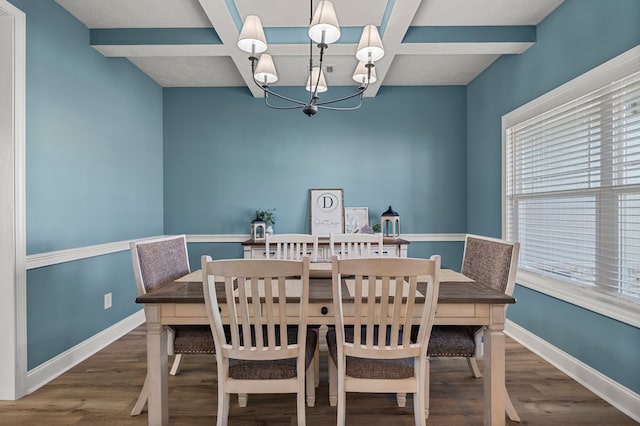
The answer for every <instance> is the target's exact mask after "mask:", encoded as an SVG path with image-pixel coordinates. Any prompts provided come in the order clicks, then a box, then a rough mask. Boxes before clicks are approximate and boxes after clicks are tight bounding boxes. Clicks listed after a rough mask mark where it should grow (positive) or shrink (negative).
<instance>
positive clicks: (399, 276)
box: [327, 256, 440, 425]
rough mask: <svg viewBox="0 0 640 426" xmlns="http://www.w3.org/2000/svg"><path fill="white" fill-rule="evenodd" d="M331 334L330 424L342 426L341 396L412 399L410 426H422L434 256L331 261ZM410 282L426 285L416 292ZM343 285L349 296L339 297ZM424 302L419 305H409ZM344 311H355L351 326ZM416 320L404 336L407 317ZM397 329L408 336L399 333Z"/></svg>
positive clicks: (436, 275)
mask: <svg viewBox="0 0 640 426" xmlns="http://www.w3.org/2000/svg"><path fill="white" fill-rule="evenodd" d="M332 263H333V268H332V274H333V278H332V287H333V304H334V311H335V324H336V325H335V328H334V329H330V330H329V331H328V333H327V347H328V349H329V355H330V361H329V402H330V404H331V405H334V404H336V403H337V405H338V417H337V424H338V425H344V424H345V417H346V407H345V404H346V392H366V393H371V392H376V393H400V392H402V393H405V394H406V393H407V392H408V393H413V404H414V415H415V424H416V425H425V423H426V415H425V414H426V406H427V404H426V403H425V401H426V400H427V398H428V386H427V384H428V382H427V377H428V372H429V359H428V357H427V344H428V341H429V335H430V333H431V328H432V326H433V321H434V317H435V312H436V305H437V303H438V293H439V288H440V256H433V257H432V258H431V259H430V260H427V259H407V258H352V259H342V260H339V259H338V257H337V256H333V259H332ZM418 277H420V278H421V279H425V280H427V282H428V285H427V287H426V290H425V294H424V295H422V294H420V293H419V292H418V291H417V284H418ZM343 280H344V285H345V287H346V288H347V291H348V292H349V293H350V294H349V295H346V294H345V295H344V296H343V289H342V287H343ZM423 296H424V303H416V298H418V297H423ZM343 298H344V299H348V303H349V306H348V307H347V309H353V310H354V311H355V312H361V313H362V314H361V315H360V316H358V315H356V316H355V317H354V324H353V325H352V326H348V325H345V323H344V320H343V310H344V308H343ZM417 315H419V316H420V318H421V321H420V326H419V327H418V331H417V334H416V338H415V339H412V338H411V337H412V336H411V334H412V333H411V332H410V331H411V326H412V324H413V321H414V318H415V316H417ZM403 330H407V331H409V332H407V333H403Z"/></svg>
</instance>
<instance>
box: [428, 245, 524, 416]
mask: <svg viewBox="0 0 640 426" xmlns="http://www.w3.org/2000/svg"><path fill="white" fill-rule="evenodd" d="M519 254H520V243H518V242H509V241H505V240H499V239H495V238H489V237H483V236H478V235H471V234H469V235H467V237H466V239H465V245H464V254H463V258H462V269H461V272H462V274H464V275H466V276H467V277H469V278H471V279H473V280H474V281H476V282H479V283H485V284H487V285H489V286H490V287H491V288H493V289H495V290H498V291H500V292H503V293H505V294H507V295H509V296H511V295H512V294H513V290H514V287H515V280H516V273H517V269H518V257H519ZM505 309H506V307H505ZM485 328H486V327H484V326H455V325H436V326H434V327H433V330H432V332H431V340H430V341H429V346H428V350H427V355H428V356H429V357H462V358H466V360H467V363H468V366H469V369H470V370H471V374H473V376H474V377H476V378H479V377H482V373H481V372H480V369H479V367H478V363H477V358H478V357H480V356H481V354H482V353H483V344H482V336H483V334H484V331H485ZM505 395H506V398H507V399H506V411H507V415H508V416H509V418H510V419H511V420H513V421H516V422H519V421H520V417H519V416H518V413H517V412H516V410H515V408H514V406H513V403H512V402H511V398H510V397H509V394H508V392H506V391H505Z"/></svg>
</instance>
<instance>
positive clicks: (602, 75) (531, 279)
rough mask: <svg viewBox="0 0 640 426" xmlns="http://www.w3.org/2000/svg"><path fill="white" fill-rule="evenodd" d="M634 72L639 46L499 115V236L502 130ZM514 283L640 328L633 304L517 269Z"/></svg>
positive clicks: (639, 60)
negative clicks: (500, 118) (500, 130)
mask: <svg viewBox="0 0 640 426" xmlns="http://www.w3.org/2000/svg"><path fill="white" fill-rule="evenodd" d="M637 71H640V45H638V46H636V47H634V48H632V49H630V50H628V51H626V52H625V53H623V54H621V55H619V56H617V57H615V58H613V59H611V60H610V61H607V62H605V63H604V64H602V65H600V66H598V67H596V68H594V69H592V70H590V71H587V72H586V73H584V74H582V75H581V76H579V77H576V78H574V79H573V80H571V81H569V82H567V83H565V84H563V85H562V86H559V87H557V88H556V89H554V90H552V91H550V92H548V93H546V94H544V95H542V96H540V97H538V98H536V99H534V100H532V101H530V102H528V103H526V104H524V105H522V106H521V107H519V108H517V109H515V110H513V111H511V112H509V113H508V114H506V115H504V116H503V117H502V235H506V231H507V230H506V217H507V210H506V162H505V161H506V160H505V153H506V144H507V138H506V130H507V129H508V128H510V127H512V126H513V125H515V124H517V123H520V122H522V121H524V120H527V119H529V118H531V117H534V116H536V115H539V114H542V113H544V112H546V111H549V110H551V109H553V108H556V107H558V106H560V105H562V104H564V103H566V102H568V101H570V100H572V99H576V98H578V97H580V96H582V95H584V94H587V93H590V92H592V91H594V90H596V89H598V88H600V87H602V86H604V85H605V84H607V83H609V82H611V81H615V80H619V79H621V78H623V77H625V76H626V75H629V74H632V73H634V72H637ZM516 282H517V283H518V284H520V285H522V286H524V287H527V288H530V289H532V290H535V291H538V292H541V293H544V294H546V295H549V296H552V297H555V298H557V299H560V300H563V301H565V302H569V303H571V304H574V305H577V306H580V307H582V308H585V309H588V310H590V311H593V312H596V313H598V314H601V315H604V316H607V317H610V318H613V319H615V320H618V321H621V322H624V323H626V324H629V325H632V326H634V327H639V328H640V313H638V304H637V303H634V302H631V301H626V300H625V299H621V298H617V297H613V296H609V295H607V294H604V293H601V292H599V291H597V290H593V289H590V288H586V287H581V286H577V285H575V284H569V283H566V282H563V281H560V280H557V279H553V278H551V277H547V276H544V275H541V274H535V273H531V272H525V271H519V272H518V275H517V277H516Z"/></svg>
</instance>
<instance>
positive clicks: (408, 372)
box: [327, 328, 415, 379]
mask: <svg viewBox="0 0 640 426" xmlns="http://www.w3.org/2000/svg"><path fill="white" fill-rule="evenodd" d="M353 333H354V332H353V328H347V329H346V330H345V341H347V342H353ZM363 338H364V337H363ZM377 340H378V333H377V330H376V332H375V333H374V342H377ZM399 340H400V341H402V333H400V335H399ZM327 347H328V349H329V355H330V356H331V358H332V359H333V362H334V363H335V364H337V359H338V344H337V338H336V330H335V328H330V329H329V330H328V331H327ZM346 375H347V376H349V377H356V378H362V379H406V378H410V377H414V375H415V371H414V365H413V358H397V359H379V358H376V359H370V358H356V357H351V356H348V357H347V365H346Z"/></svg>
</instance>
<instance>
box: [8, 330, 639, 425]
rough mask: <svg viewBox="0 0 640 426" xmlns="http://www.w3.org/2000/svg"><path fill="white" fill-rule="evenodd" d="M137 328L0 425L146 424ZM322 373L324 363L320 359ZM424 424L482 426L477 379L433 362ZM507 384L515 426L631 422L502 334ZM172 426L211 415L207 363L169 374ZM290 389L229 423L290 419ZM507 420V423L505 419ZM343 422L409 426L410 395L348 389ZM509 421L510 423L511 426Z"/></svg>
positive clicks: (320, 421) (313, 413) (455, 364)
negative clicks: (136, 408) (137, 406)
mask: <svg viewBox="0 0 640 426" xmlns="http://www.w3.org/2000/svg"><path fill="white" fill-rule="evenodd" d="M145 354H146V349H145V334H144V328H138V329H136V330H134V331H133V332H131V333H129V334H128V335H127V336H125V337H123V338H121V339H120V340H118V341H117V342H115V343H113V344H112V345H110V346H109V347H107V348H105V349H104V350H102V351H101V352H99V353H98V354H96V355H94V356H93V357H91V358H89V359H88V360H86V361H85V362H83V363H81V364H79V365H78V366H76V367H75V368H73V369H71V370H70V371H68V372H67V373H65V374H63V375H62V376H60V377H59V378H57V379H55V380H53V381H52V382H51V383H49V384H47V385H46V386H44V387H42V388H41V389H39V390H38V391H36V392H34V393H33V394H31V395H28V396H26V397H24V398H22V399H20V400H18V401H0V424H1V425H15V426H18V425H44V424H46V425H109V426H114V425H146V424H147V414H146V410H145V411H144V412H143V413H142V415H140V416H138V417H130V416H129V412H130V411H131V409H132V408H133V404H134V403H135V401H136V398H137V396H138V392H139V391H140V388H141V386H142V383H143V381H144V377H145V365H146V360H145V357H146V356H145ZM322 367H324V368H323V371H326V361H323V365H322ZM431 371H432V373H431V414H430V416H429V419H428V423H429V424H430V425H447V426H448V425H451V426H454V425H455V426H460V425H481V424H482V421H483V407H482V379H473V378H472V377H471V376H470V374H469V370H468V368H467V364H466V362H465V361H464V360H461V359H436V360H433V361H432V363H431ZM321 380H322V383H321V384H320V387H319V388H318V389H317V400H316V406H315V407H314V408H307V424H310V425H331V424H335V417H336V409H335V408H333V407H330V406H329V401H328V385H327V377H326V373H323V374H321ZM507 388H508V389H509V392H510V394H511V397H512V400H513V403H514V405H515V407H516V409H517V410H518V413H519V414H520V417H521V418H522V423H521V424H522V425H548V426H558V425H635V424H637V423H636V422H634V421H633V420H632V419H630V418H629V417H627V416H625V415H624V414H622V413H621V412H619V411H618V410H616V409H615V408H613V407H612V406H610V405H609V404H608V403H606V402H605V401H603V400H602V399H600V398H598V397H597V396H596V395H594V394H593V393H591V392H589V391H588V390H586V389H585V388H584V387H582V386H581V385H579V384H578V383H576V382H575V381H573V380H571V379H570V378H569V377H567V376H566V375H565V374H563V373H561V372H560V371H559V370H557V369H555V368H554V367H552V366H551V365H550V364H548V363H547V362H545V361H543V360H542V359H541V358H539V357H538V356H536V355H535V354H533V353H532V352H530V351H528V350H526V349H525V348H524V347H522V346H521V345H520V344H518V343H516V342H515V341H513V340H511V339H509V338H507ZM169 403H170V406H169V412H170V423H171V424H172V425H201V424H202V425H205V424H206V425H211V424H215V416H216V405H217V404H216V373H215V361H214V359H213V357H211V356H191V357H188V358H187V359H186V360H185V362H184V364H183V368H182V371H181V373H180V374H179V375H178V376H176V377H170V378H169ZM295 418H296V412H295V397H294V396H293V395H287V394H283V395H250V397H249V406H248V407H247V408H240V407H238V404H237V401H234V400H233V399H232V405H231V411H230V418H229V424H230V425H270V426H271V425H295V423H296V422H295ZM507 423H508V424H509V422H508V421H507ZM347 424H349V425H363V426H364V425H366V426H373V425H412V424H413V404H412V401H411V397H409V398H408V400H407V407H406V408H398V407H396V405H395V396H394V395H386V394H348V395H347ZM513 424H515V423H513Z"/></svg>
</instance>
